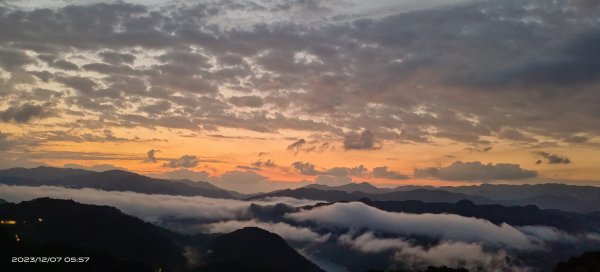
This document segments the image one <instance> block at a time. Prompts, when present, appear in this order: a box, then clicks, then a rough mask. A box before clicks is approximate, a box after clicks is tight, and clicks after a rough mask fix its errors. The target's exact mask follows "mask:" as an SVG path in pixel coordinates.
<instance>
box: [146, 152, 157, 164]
mask: <svg viewBox="0 0 600 272" xmlns="http://www.w3.org/2000/svg"><path fill="white" fill-rule="evenodd" d="M158 152H160V150H155V149H150V150H148V152H147V153H146V158H145V159H144V162H149V163H156V162H157V159H156V153H158Z"/></svg>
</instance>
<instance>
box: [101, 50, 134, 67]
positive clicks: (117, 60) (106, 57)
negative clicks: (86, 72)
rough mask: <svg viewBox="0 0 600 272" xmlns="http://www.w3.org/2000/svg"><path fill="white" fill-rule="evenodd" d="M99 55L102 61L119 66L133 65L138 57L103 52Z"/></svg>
mask: <svg viewBox="0 0 600 272" xmlns="http://www.w3.org/2000/svg"><path fill="white" fill-rule="evenodd" d="M98 55H99V56H100V57H101V58H102V61H104V62H106V63H109V64H113V65H119V64H123V63H129V64H132V63H133V61H135V59H136V57H135V56H134V55H132V54H127V53H119V52H114V51H103V52H100V53H98Z"/></svg>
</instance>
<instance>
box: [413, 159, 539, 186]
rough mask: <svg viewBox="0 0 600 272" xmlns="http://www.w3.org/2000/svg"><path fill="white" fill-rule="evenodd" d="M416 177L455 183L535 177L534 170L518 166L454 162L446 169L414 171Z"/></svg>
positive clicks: (431, 168) (433, 168) (430, 168)
mask: <svg viewBox="0 0 600 272" xmlns="http://www.w3.org/2000/svg"><path fill="white" fill-rule="evenodd" d="M414 174H415V176H416V177H421V178H425V177H432V178H437V179H442V180H455V181H493V180H518V179H525V178H532V177H536V176H537V172H536V171H534V170H527V169H522V168H521V166H519V165H518V164H511V163H498V164H492V163H488V164H482V163H481V162H479V161H474V162H462V161H456V162H454V163H452V164H451V165H449V166H446V167H429V168H422V169H415V173H414Z"/></svg>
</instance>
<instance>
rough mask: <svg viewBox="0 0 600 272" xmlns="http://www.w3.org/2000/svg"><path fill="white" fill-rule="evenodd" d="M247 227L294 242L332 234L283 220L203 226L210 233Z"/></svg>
mask: <svg viewBox="0 0 600 272" xmlns="http://www.w3.org/2000/svg"><path fill="white" fill-rule="evenodd" d="M245 227H258V228H261V229H264V230H267V231H270V232H273V233H275V234H277V235H279V236H281V237H282V238H283V239H285V240H288V241H294V242H309V243H323V242H325V241H327V240H328V239H329V237H330V236H331V235H330V234H326V235H320V234H318V233H316V232H313V231H312V230H310V229H309V228H304V227H296V226H292V225H289V224H286V223H282V222H278V223H267V222H260V221H257V220H247V221H239V220H230V221H221V222H217V223H210V224H205V225H203V226H202V227H201V228H202V229H205V230H207V232H209V233H229V232H232V231H235V230H238V229H241V228H245Z"/></svg>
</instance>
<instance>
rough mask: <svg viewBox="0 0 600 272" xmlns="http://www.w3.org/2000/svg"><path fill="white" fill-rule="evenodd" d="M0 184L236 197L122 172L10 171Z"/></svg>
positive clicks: (197, 185)
mask: <svg viewBox="0 0 600 272" xmlns="http://www.w3.org/2000/svg"><path fill="white" fill-rule="evenodd" d="M0 183H4V184H8V185H28V186H42V185H49V186H62V187H69V188H94V189H100V190H106V191H131V192H137V193H145V194H167V195H183V196H205V197H214V198H236V196H234V195H233V194H232V193H231V192H229V191H226V190H223V189H221V188H218V187H216V186H214V185H212V184H209V183H207V182H193V181H190V180H183V181H171V180H164V179H156V178H150V177H146V176H143V175H139V174H136V173H132V172H127V171H121V170H109V171H104V172H94V171H88V170H81V169H71V168H55V167H37V168H31V169H27V168H11V169H7V170H0Z"/></svg>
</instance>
